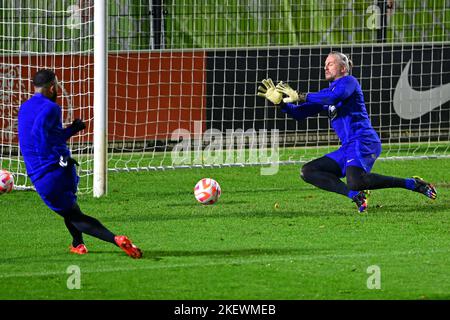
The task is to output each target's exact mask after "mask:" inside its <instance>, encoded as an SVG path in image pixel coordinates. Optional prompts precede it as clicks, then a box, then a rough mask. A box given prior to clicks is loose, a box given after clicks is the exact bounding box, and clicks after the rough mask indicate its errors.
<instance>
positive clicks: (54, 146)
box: [18, 93, 74, 183]
mask: <svg viewBox="0 0 450 320" xmlns="http://www.w3.org/2000/svg"><path fill="white" fill-rule="evenodd" d="M18 121H19V125H18V132H19V146H20V151H21V153H22V155H23V160H24V162H25V167H26V169H27V173H28V176H29V177H30V179H31V181H32V182H33V183H34V182H35V181H36V180H38V179H40V178H41V177H42V176H44V175H45V174H46V173H47V172H50V171H53V170H54V169H55V168H57V165H58V162H59V160H60V157H61V156H63V157H65V156H70V150H69V148H68V147H67V144H66V141H67V139H69V138H70V137H71V136H72V135H73V134H74V133H73V130H72V128H71V127H68V128H66V129H63V128H62V121H61V107H60V106H59V105H58V104H57V103H55V102H53V101H51V100H50V99H49V98H47V97H46V96H44V95H42V94H41V93H35V94H34V95H33V96H32V97H31V98H30V99H29V100H27V101H25V102H24V103H23V104H22V105H21V106H20V109H19V116H18Z"/></svg>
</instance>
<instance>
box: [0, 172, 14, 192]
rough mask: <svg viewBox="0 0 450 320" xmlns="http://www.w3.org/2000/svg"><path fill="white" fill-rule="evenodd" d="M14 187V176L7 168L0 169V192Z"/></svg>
mask: <svg viewBox="0 0 450 320" xmlns="http://www.w3.org/2000/svg"><path fill="white" fill-rule="evenodd" d="M13 188H14V176H13V175H12V174H11V172H9V171H7V170H3V169H0V194H4V193H8V192H11V191H12V189H13Z"/></svg>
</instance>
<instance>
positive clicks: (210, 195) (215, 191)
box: [194, 178, 222, 205]
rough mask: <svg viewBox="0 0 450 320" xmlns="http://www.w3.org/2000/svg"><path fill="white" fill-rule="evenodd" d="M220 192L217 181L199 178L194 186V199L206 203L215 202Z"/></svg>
mask: <svg viewBox="0 0 450 320" xmlns="http://www.w3.org/2000/svg"><path fill="white" fill-rule="evenodd" d="M221 192H222V191H221V190H220V185H219V183H218V182H217V181H216V180H214V179H211V178H203V179H201V180H200V181H199V182H197V184H196V185H195V188H194V195H195V199H197V201H198V202H200V203H201V204H206V205H208V204H213V203H215V202H217V200H219V197H220V194H221Z"/></svg>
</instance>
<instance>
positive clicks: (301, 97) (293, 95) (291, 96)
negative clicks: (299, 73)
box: [276, 81, 306, 103]
mask: <svg viewBox="0 0 450 320" xmlns="http://www.w3.org/2000/svg"><path fill="white" fill-rule="evenodd" d="M276 89H277V91H278V92H279V93H281V94H285V95H287V97H286V98H284V99H283V102H284V103H296V102H300V103H302V102H305V101H306V94H304V93H301V92H297V91H295V90H294V89H292V88H291V87H290V86H289V85H288V84H287V83H283V81H281V82H280V83H279V84H277V86H276Z"/></svg>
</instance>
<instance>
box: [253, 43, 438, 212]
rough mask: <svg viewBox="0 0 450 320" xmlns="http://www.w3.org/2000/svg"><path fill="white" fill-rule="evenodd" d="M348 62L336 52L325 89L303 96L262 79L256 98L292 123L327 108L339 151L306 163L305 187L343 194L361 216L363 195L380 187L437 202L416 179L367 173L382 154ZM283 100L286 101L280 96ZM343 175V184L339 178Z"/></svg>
mask: <svg viewBox="0 0 450 320" xmlns="http://www.w3.org/2000/svg"><path fill="white" fill-rule="evenodd" d="M351 68H352V62H351V61H350V60H349V59H348V57H347V56H346V55H345V54H343V53H341V52H337V51H333V52H331V53H330V54H329V55H328V57H327V59H326V61H325V78H326V80H328V81H329V82H330V85H329V87H328V88H325V89H323V90H321V91H319V92H316V93H307V94H304V93H301V92H297V91H295V90H294V89H292V88H291V87H290V86H289V85H288V84H285V83H283V82H280V83H279V84H278V85H277V86H276V87H275V85H274V84H273V82H272V80H271V79H264V80H263V84H264V86H265V88H264V87H261V86H260V87H259V88H258V90H259V92H258V95H259V96H261V97H264V98H266V99H268V100H269V101H271V102H272V103H274V104H275V105H280V106H281V110H282V111H283V112H285V113H287V114H289V115H290V116H292V117H293V118H294V119H296V120H302V119H305V118H306V117H309V116H313V115H316V114H318V113H319V112H321V111H322V110H325V111H327V112H328V117H329V118H330V122H331V126H332V127H333V129H334V131H335V132H336V134H337V136H338V137H339V139H340V141H341V143H342V145H341V147H340V148H339V149H338V150H336V151H334V152H331V153H329V154H326V155H325V156H323V157H321V158H319V159H316V160H313V161H310V162H308V163H306V164H305V165H304V166H303V167H302V169H301V177H302V178H303V180H304V181H306V182H307V183H310V184H312V185H314V186H316V187H319V188H321V189H323V190H326V191H331V192H336V193H339V194H342V195H344V196H347V197H348V198H350V199H351V200H352V201H353V202H355V203H356V205H357V207H358V209H359V211H360V212H363V211H365V210H366V209H367V191H365V190H373V189H382V188H404V189H409V190H412V191H416V192H419V193H422V194H424V195H425V196H427V197H428V198H430V199H433V200H434V199H436V189H435V188H434V186H433V185H432V184H430V183H428V182H425V181H424V180H423V179H421V178H419V177H412V178H406V179H403V178H396V177H390V176H383V175H379V174H376V173H371V169H372V166H373V164H374V162H375V160H376V159H377V158H378V156H379V155H380V153H381V141H380V138H379V137H378V134H377V133H376V132H375V130H374V129H373V128H372V125H371V123H370V120H369V116H368V114H367V111H366V106H365V103H364V96H363V93H362V91H361V87H360V85H359V83H358V80H357V79H356V78H355V77H353V76H352V75H350V71H351ZM283 96H285V98H283ZM343 177H346V178H347V183H344V182H343V181H342V180H341V178H343Z"/></svg>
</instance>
